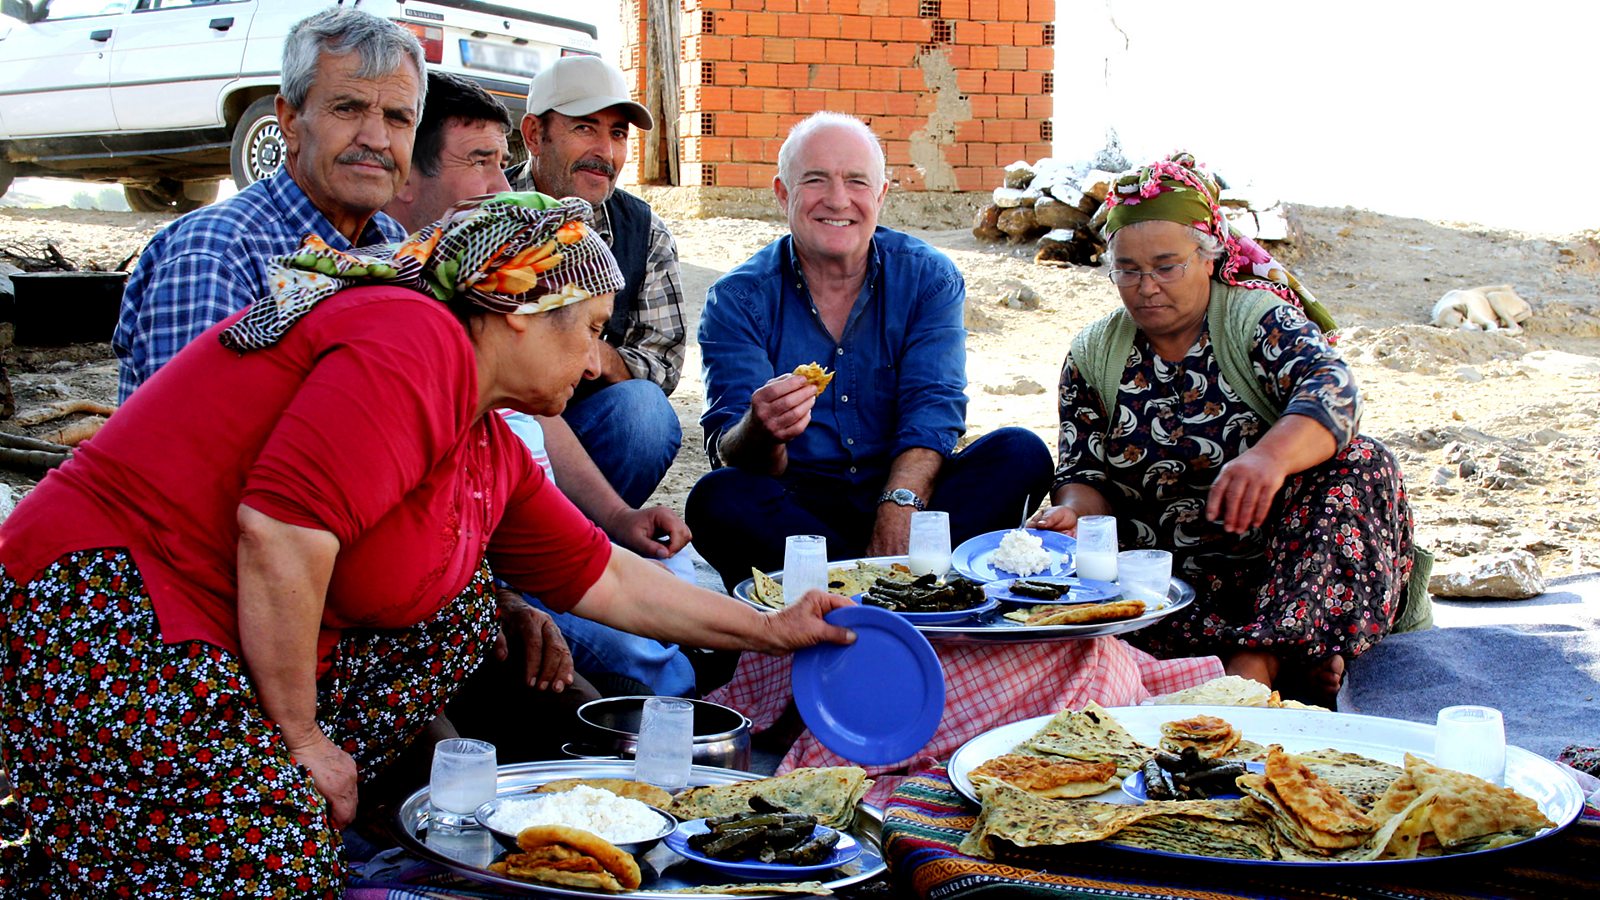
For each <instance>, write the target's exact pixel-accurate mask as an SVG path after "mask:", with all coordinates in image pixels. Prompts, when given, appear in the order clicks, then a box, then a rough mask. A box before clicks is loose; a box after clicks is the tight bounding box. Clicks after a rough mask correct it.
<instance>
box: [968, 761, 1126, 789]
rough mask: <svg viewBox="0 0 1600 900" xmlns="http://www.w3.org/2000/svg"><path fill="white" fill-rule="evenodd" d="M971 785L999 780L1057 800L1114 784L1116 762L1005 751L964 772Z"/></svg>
mask: <svg viewBox="0 0 1600 900" xmlns="http://www.w3.org/2000/svg"><path fill="white" fill-rule="evenodd" d="M967 777H968V778H969V779H971V780H972V783H973V784H978V783H979V782H981V781H985V780H993V781H1003V782H1005V783H1006V784H1009V785H1011V786H1012V787H1015V788H1020V789H1022V790H1024V791H1027V792H1028V793H1030V794H1033V795H1035V796H1038V797H1044V798H1046V799H1052V800H1054V799H1061V798H1064V797H1088V796H1092V795H1094V794H1099V793H1102V792H1104V791H1106V790H1108V789H1110V788H1112V787H1114V786H1116V783H1117V765H1116V763H1113V762H1095V763H1086V762H1067V761H1065V760H1060V759H1045V758H1043V757H1038V756H1024V755H1022V754H1018V753H1008V754H1006V755H1004V756H997V757H995V758H994V759H990V760H986V761H985V762H984V763H983V764H982V765H980V766H978V767H977V768H975V769H973V770H972V771H971V772H969V773H967Z"/></svg>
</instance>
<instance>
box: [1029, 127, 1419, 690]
mask: <svg viewBox="0 0 1600 900" xmlns="http://www.w3.org/2000/svg"><path fill="white" fill-rule="evenodd" d="M1104 212H1105V234H1106V235H1107V238H1108V241H1109V247H1108V251H1107V255H1108V257H1109V258H1110V259H1111V265H1112V267H1113V268H1112V271H1111V280H1112V282H1113V284H1115V285H1116V286H1117V290H1118V293H1119V294H1120V295H1121V298H1122V304H1123V306H1122V308H1121V309H1118V310H1116V311H1114V312H1113V313H1111V314H1110V315H1108V316H1106V317H1105V318H1103V319H1101V320H1099V321H1097V322H1095V323H1093V324H1091V325H1090V326H1089V327H1087V328H1085V329H1084V330H1083V331H1082V332H1080V333H1079V334H1078V336H1077V337H1076V339H1075V340H1074V341H1073V344H1072V348H1071V352H1070V353H1069V355H1068V356H1067V359H1066V362H1065V364H1064V365H1063V366H1062V373H1061V387H1060V395H1059V400H1060V422H1061V429H1060V439H1059V458H1058V466H1057V469H1056V478H1055V487H1054V491H1053V501H1054V504H1055V505H1053V506H1051V507H1049V508H1047V509H1046V510H1044V511H1043V512H1041V513H1040V514H1039V515H1038V516H1036V517H1035V518H1034V520H1033V522H1032V523H1031V524H1033V526H1034V527H1040V528H1049V529H1055V530H1058V531H1064V532H1068V533H1072V532H1075V530H1076V528H1077V521H1078V518H1079V517H1080V516H1086V515H1096V514H1100V515H1107V514H1109V515H1115V516H1116V517H1117V519H1118V524H1119V538H1120V542H1121V544H1122V546H1123V547H1125V548H1126V547H1157V548H1162V549H1167V550H1170V551H1172V553H1173V558H1174V574H1175V575H1178V576H1179V577H1182V578H1184V579H1185V580H1186V581H1188V582H1189V583H1190V584H1191V585H1193V586H1194V588H1195V591H1196V599H1195V602H1194V603H1193V604H1192V605H1191V606H1189V607H1188V608H1186V609H1184V610H1181V611H1179V612H1177V613H1174V614H1172V615H1170V616H1167V617H1166V618H1165V619H1163V620H1161V622H1160V623H1159V624H1157V625H1155V626H1153V627H1151V628H1148V629H1145V630H1143V631H1139V632H1136V633H1134V634H1133V635H1131V639H1132V640H1133V641H1134V643H1137V644H1140V645H1142V646H1144V647H1145V648H1146V649H1148V650H1150V651H1151V652H1153V653H1156V654H1157V655H1159V656H1193V655H1196V654H1197V653H1209V654H1216V655H1218V656H1220V657H1221V658H1222V659H1223V662H1224V665H1225V666H1226V668H1227V670H1228V672H1229V673H1231V674H1235V675H1241V676H1245V677H1248V678H1253V679H1255V680H1257V681H1261V682H1264V683H1266V684H1268V685H1274V686H1278V687H1280V688H1282V689H1284V690H1285V691H1288V692H1291V693H1294V694H1300V695H1302V696H1309V697H1311V698H1313V699H1316V700H1319V701H1320V702H1323V703H1330V702H1331V700H1332V695H1333V693H1334V692H1336V691H1337V688H1338V686H1339V684H1340V681H1341V678H1342V675H1343V671H1344V665H1345V661H1346V660H1347V659H1349V658H1350V657H1354V656H1355V655H1357V654H1359V653H1361V652H1362V651H1364V650H1366V649H1367V648H1369V647H1371V646H1372V645H1373V644H1375V643H1377V642H1378V641H1379V640H1380V639H1381V638H1382V637H1383V636H1384V635H1385V634H1387V633H1388V632H1389V630H1390V629H1391V627H1392V625H1393V623H1394V621H1395V616H1396V613H1397V611H1398V609H1399V608H1400V605H1401V601H1402V598H1403V597H1404V596H1405V594H1406V585H1407V581H1408V578H1409V576H1410V574H1411V571H1412V544H1411V513H1410V507H1409V505H1408V504H1407V501H1406V495H1405V488H1404V486H1403V484H1402V482H1401V478H1400V469H1399V466H1398V464H1397V463H1396V462H1395V459H1394V457H1393V455H1391V454H1390V452H1389V451H1388V449H1387V448H1385V447H1384V446H1383V445H1382V444H1381V443H1379V442H1378V441H1376V440H1374V439H1372V438H1370V437H1367V436H1365V435H1362V434H1359V433H1358V432H1357V426H1358V425H1359V423H1360V419H1361V397H1360V391H1359V389H1358V387H1357V385H1356V382H1355V379H1354V377H1353V376H1352V374H1351V372H1350V370H1349V368H1348V366H1346V364H1345V363H1344V361H1343V360H1342V359H1340V357H1339V355H1338V354H1337V353H1336V352H1335V351H1334V349H1333V347H1332V346H1331V344H1330V341H1329V340H1328V338H1327V337H1326V335H1324V333H1323V328H1324V327H1327V328H1331V327H1332V322H1331V320H1330V319H1328V317H1327V314H1326V313H1325V312H1324V311H1323V310H1322V308H1321V307H1320V306H1319V305H1318V304H1317V303H1316V301H1315V300H1314V299H1313V298H1312V297H1311V296H1310V294H1309V292H1307V291H1306V290H1305V288H1304V287H1303V286H1301V285H1300V284H1299V282H1298V281H1297V280H1296V279H1295V278H1294V277H1293V276H1292V275H1290V274H1289V273H1288V271H1287V270H1285V269H1284V268H1283V267H1282V266H1280V265H1278V264H1277V263H1276V262H1275V261H1274V260H1273V259H1272V257H1271V256H1269V255H1268V254H1267V253H1266V252H1265V251H1264V250H1262V248H1261V247H1260V246H1259V245H1257V244H1256V243H1255V242H1254V241H1251V240H1249V239H1248V238H1244V237H1242V236H1240V235H1239V234H1238V233H1237V232H1235V231H1232V230H1231V229H1230V228H1229V226H1228V225H1227V223H1226V221H1225V220H1224V219H1223V217H1222V212H1221V208H1220V207H1219V206H1218V204H1217V186H1216V184H1215V182H1214V181H1213V180H1212V179H1210V178H1209V177H1208V176H1207V175H1206V174H1205V173H1204V172H1203V171H1201V170H1200V169H1199V168H1198V167H1196V165H1195V163H1194V160H1193V158H1192V157H1189V156H1188V155H1187V154H1178V155H1175V156H1173V157H1172V158H1170V159H1167V160H1163V161H1161V162H1157V163H1154V164H1152V165H1150V166H1147V167H1145V168H1143V169H1139V170H1136V171H1134V172H1130V173H1128V174H1126V175H1124V176H1123V177H1122V178H1120V179H1119V180H1118V181H1117V183H1116V185H1115V188H1114V189H1113V191H1112V192H1111V194H1110V195H1108V197H1107V198H1106V209H1105V210H1104ZM1319 325H1320V326H1322V327H1319Z"/></svg>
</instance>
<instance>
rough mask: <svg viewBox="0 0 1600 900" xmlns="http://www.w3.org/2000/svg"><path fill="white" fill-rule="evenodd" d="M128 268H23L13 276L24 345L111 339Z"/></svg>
mask: <svg viewBox="0 0 1600 900" xmlns="http://www.w3.org/2000/svg"><path fill="white" fill-rule="evenodd" d="M127 280H128V273H127V272H18V273H17V274H15V275H12V276H11V286H12V289H13V290H14V291H15V293H16V300H15V307H14V308H13V309H11V310H8V311H5V312H3V313H0V315H3V316H4V317H5V318H8V319H9V320H10V321H12V322H15V323H16V325H17V329H16V338H15V341H16V344H17V346H19V347H54V346H60V345H62V344H81V343H89V342H92V341H109V340H111V332H112V331H114V330H115V329H116V327H117V313H118V311H119V310H120V309H121V308H122V286H123V284H124V283H125V282H126V281H127Z"/></svg>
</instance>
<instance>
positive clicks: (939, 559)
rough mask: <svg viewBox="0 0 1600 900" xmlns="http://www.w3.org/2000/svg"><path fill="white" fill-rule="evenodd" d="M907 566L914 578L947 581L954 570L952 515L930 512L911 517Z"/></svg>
mask: <svg viewBox="0 0 1600 900" xmlns="http://www.w3.org/2000/svg"><path fill="white" fill-rule="evenodd" d="M906 553H907V556H906V565H907V566H909V567H910V568H911V574H913V575H927V574H930V573H931V574H933V575H934V576H935V577H937V578H943V577H944V576H945V575H946V574H947V573H949V571H950V514H949V513H947V512H938V511H934V510H928V511H924V512H914V513H912V514H911V539H910V541H909V542H908V546H907V548H906Z"/></svg>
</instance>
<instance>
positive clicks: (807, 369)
mask: <svg viewBox="0 0 1600 900" xmlns="http://www.w3.org/2000/svg"><path fill="white" fill-rule="evenodd" d="M794 374H796V375H799V376H800V377H801V378H804V379H805V380H806V382H807V383H809V384H810V385H811V386H812V387H814V388H816V389H817V393H819V394H820V393H822V392H823V391H825V390H827V389H828V382H830V381H832V380H833V373H832V372H830V371H828V370H827V369H824V368H823V367H822V366H820V365H818V364H816V363H814V362H808V363H805V364H803V365H798V366H795V367H794Z"/></svg>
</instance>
